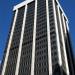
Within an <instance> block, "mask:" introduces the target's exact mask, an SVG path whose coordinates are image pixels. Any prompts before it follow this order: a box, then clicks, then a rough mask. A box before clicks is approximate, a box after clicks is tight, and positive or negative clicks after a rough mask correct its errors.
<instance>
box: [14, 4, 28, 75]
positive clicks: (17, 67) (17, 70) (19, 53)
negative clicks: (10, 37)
mask: <svg viewBox="0 0 75 75" xmlns="http://www.w3.org/2000/svg"><path fill="white" fill-rule="evenodd" d="M26 13H27V5H26V6H25V12H24V18H23V25H22V31H21V38H20V44H19V52H18V58H17V64H16V71H15V75H18V72H19V65H20V58H21V50H22V43H23V35H24V28H25V22H26Z"/></svg>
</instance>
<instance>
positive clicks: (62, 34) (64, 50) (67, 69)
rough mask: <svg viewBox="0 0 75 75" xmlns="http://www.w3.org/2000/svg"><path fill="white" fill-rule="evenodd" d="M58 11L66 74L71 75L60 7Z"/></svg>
mask: <svg viewBox="0 0 75 75" xmlns="http://www.w3.org/2000/svg"><path fill="white" fill-rule="evenodd" d="M57 9H58V17H59V20H60V21H59V23H60V24H59V25H60V30H61V37H62V43H63V52H64V57H65V63H66V72H67V75H69V68H68V62H67V55H66V47H65V41H64V33H63V30H62V29H63V28H62V22H61V17H60V16H61V14H60V10H59V6H57Z"/></svg>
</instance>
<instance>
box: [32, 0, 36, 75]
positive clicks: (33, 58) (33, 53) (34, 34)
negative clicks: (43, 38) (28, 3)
mask: <svg viewBox="0 0 75 75" xmlns="http://www.w3.org/2000/svg"><path fill="white" fill-rule="evenodd" d="M36 22H37V0H35V13H34V30H33V45H32V61H31V75H34V63H35V44H36V43H35V41H36Z"/></svg>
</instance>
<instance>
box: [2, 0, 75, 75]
mask: <svg viewBox="0 0 75 75" xmlns="http://www.w3.org/2000/svg"><path fill="white" fill-rule="evenodd" d="M13 12H14V16H13V22H12V26H11V29H10V35H9V39H8V43H7V46H6V49H5V53H4V58H3V62H2V71H1V75H74V63H73V55H72V48H71V43H70V39H69V27H68V19H67V17H66V15H65V13H64V11H63V9H62V8H61V6H60V4H59V2H58V0H26V1H24V2H22V3H20V4H18V5H16V6H14V8H13Z"/></svg>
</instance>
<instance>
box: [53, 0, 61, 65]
mask: <svg viewBox="0 0 75 75" xmlns="http://www.w3.org/2000/svg"><path fill="white" fill-rule="evenodd" d="M52 1H53V2H52V3H53V13H54V20H55V29H56V40H57V49H58V59H59V65H60V66H61V65H62V58H61V51H60V50H61V49H60V41H59V33H58V24H57V17H56V10H55V9H56V8H55V0H52Z"/></svg>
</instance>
